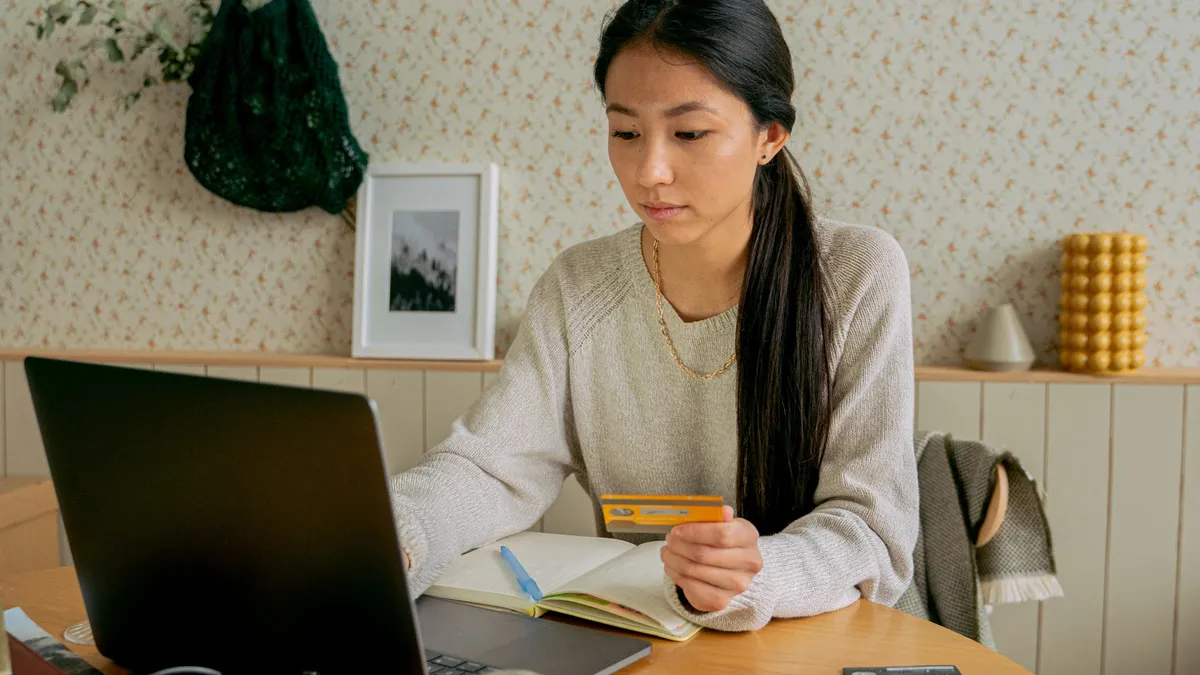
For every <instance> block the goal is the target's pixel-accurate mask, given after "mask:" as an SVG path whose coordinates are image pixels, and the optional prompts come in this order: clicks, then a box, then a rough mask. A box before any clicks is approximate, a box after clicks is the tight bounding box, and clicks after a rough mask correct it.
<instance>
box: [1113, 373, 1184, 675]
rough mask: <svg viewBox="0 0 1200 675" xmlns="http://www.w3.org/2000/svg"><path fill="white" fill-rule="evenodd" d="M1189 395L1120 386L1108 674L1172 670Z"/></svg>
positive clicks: (1179, 391) (1165, 388)
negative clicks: (1185, 413)
mask: <svg viewBox="0 0 1200 675" xmlns="http://www.w3.org/2000/svg"><path fill="white" fill-rule="evenodd" d="M1183 395H1184V388H1183V387H1181V386H1148V385H1116V387H1115V391H1114V399H1113V401H1114V407H1113V410H1114V417H1113V458H1112V473H1111V488H1110V489H1111V492H1110V494H1109V499H1110V505H1109V506H1110V510H1109V518H1110V522H1109V546H1108V573H1107V582H1106V583H1107V589H1108V591H1107V592H1108V595H1107V597H1108V602H1107V606H1106V607H1105V630H1104V662H1103V663H1104V670H1103V672H1104V673H1105V674H1106V675H1124V674H1125V673H1169V672H1170V669H1171V652H1172V647H1173V634H1174V628H1175V580H1176V565H1177V564H1178V561H1179V549H1178V543H1179V503H1180V501H1179V498H1180V495H1179V483H1180V476H1179V471H1180V465H1181V462H1182V457H1183V452H1182V451H1183Z"/></svg>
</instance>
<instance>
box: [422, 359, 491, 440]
mask: <svg viewBox="0 0 1200 675" xmlns="http://www.w3.org/2000/svg"><path fill="white" fill-rule="evenodd" d="M482 392H483V375H482V373H459V372H447V371H433V370H428V371H425V451H426V452H428V451H429V450H431V449H433V448H434V446H436V445H437V444H438V443H441V442H442V441H444V440H446V437H448V436H449V435H450V429H451V427H452V426H453V424H454V422H455V420H457V419H458V418H459V417H461V416H462V414H463V413H465V412H466V411H467V408H470V407H471V404H473V403H474V402H475V400H476V399H477V398H479V394H480V393H482Z"/></svg>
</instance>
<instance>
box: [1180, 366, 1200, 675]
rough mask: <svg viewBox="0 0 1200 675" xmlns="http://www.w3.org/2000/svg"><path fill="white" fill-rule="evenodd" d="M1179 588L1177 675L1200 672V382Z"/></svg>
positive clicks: (1190, 404) (1187, 459)
mask: <svg viewBox="0 0 1200 675" xmlns="http://www.w3.org/2000/svg"><path fill="white" fill-rule="evenodd" d="M1186 424H1187V426H1186V427H1185V432H1186V436H1185V439H1184V440H1185V443H1186V445H1185V446H1184V458H1183V501H1182V503H1181V504H1180V522H1179V534H1180V541H1179V591H1178V594H1177V596H1176V600H1175V609H1176V612H1177V616H1176V620H1175V675H1187V674H1188V673H1200V639H1197V638H1198V637H1200V386H1190V387H1188V388H1187V423H1186Z"/></svg>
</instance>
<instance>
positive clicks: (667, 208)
mask: <svg viewBox="0 0 1200 675" xmlns="http://www.w3.org/2000/svg"><path fill="white" fill-rule="evenodd" d="M642 206H643V207H645V209H646V215H647V216H650V218H651V219H653V220H656V221H659V222H665V221H668V220H671V219H673V218H677V217H678V216H679V214H681V213H683V210H684V209H686V208H687V207H686V206H679V205H677V204H667V203H663V202H653V203H650V204H642Z"/></svg>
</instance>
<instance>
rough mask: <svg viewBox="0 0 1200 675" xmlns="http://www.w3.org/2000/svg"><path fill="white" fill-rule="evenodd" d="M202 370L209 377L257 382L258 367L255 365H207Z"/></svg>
mask: <svg viewBox="0 0 1200 675" xmlns="http://www.w3.org/2000/svg"><path fill="white" fill-rule="evenodd" d="M204 370H205V372H206V373H207V374H208V376H209V377H219V378H222V379H226V380H245V381H247V382H258V368H257V367H255V366H223V365H208V366H205V367H204Z"/></svg>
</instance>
